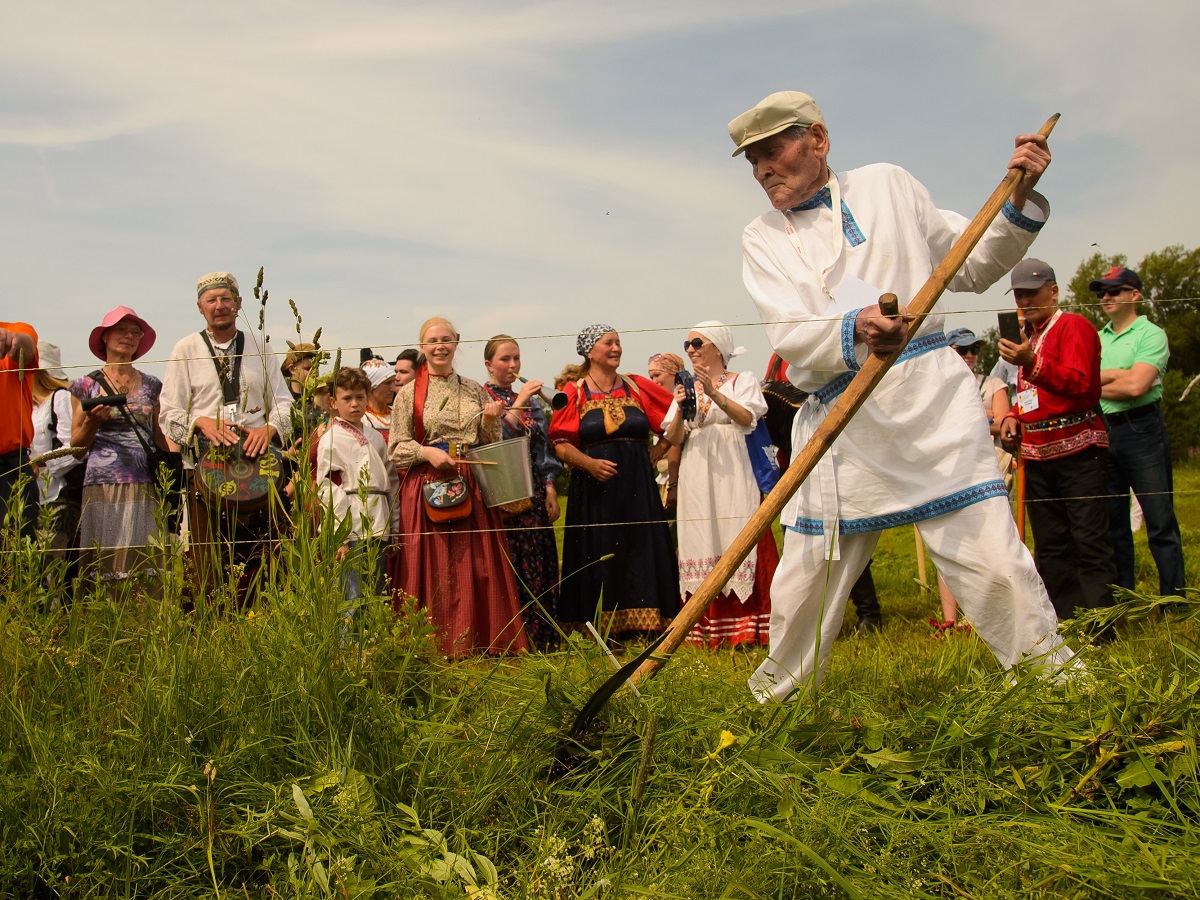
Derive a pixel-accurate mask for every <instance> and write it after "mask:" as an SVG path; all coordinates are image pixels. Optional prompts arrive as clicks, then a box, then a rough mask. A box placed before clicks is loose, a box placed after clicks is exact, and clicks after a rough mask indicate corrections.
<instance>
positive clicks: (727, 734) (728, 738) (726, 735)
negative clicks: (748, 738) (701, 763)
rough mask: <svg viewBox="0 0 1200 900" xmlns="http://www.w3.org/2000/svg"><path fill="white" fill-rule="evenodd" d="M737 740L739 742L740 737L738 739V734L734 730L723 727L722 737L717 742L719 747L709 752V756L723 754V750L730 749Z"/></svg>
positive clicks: (710, 757)
mask: <svg viewBox="0 0 1200 900" xmlns="http://www.w3.org/2000/svg"><path fill="white" fill-rule="evenodd" d="M737 742H738V739H737V735H736V734H734V733H733V732H732V731H726V730H725V729H721V739H720V741H719V742H718V743H717V749H716V750H714V751H713V752H712V753H710V754H708V758H709V759H716V758H717V757H718V756H720V755H721V751H722V750H728V749H729V748H730V747H732V746H733V745H734V744H736V743H737Z"/></svg>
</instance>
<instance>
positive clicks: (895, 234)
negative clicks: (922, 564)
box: [742, 164, 1049, 558]
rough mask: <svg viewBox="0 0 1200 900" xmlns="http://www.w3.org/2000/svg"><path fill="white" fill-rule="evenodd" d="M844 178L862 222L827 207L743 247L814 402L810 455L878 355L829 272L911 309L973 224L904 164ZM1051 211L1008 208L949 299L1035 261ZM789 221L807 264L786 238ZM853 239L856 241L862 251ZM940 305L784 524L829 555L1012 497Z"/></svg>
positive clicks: (746, 272) (798, 443)
mask: <svg viewBox="0 0 1200 900" xmlns="http://www.w3.org/2000/svg"><path fill="white" fill-rule="evenodd" d="M833 178H837V179H838V187H840V191H841V197H842V201H843V203H844V204H845V206H846V208H847V209H848V210H849V212H850V216H851V217H852V222H843V217H842V215H841V214H839V215H838V216H836V217H835V216H834V214H833V211H832V210H831V209H830V208H829V207H827V206H825V205H824V204H822V205H819V206H817V207H816V208H815V209H811V210H805V211H789V212H786V213H785V212H780V211H777V210H772V211H771V212H768V213H766V214H764V215H763V216H760V217H759V218H758V219H755V220H754V221H753V222H751V223H750V224H749V225H748V226H747V227H746V229H745V231H744V233H743V238H742V250H743V279H744V281H745V284H746V289H747V290H748V291H749V293H750V296H751V298H752V299H753V301H754V304H755V306H756V307H757V309H758V313H759V316H760V318H761V320H762V321H764V322H768V323H771V324H768V325H767V326H766V330H767V335H768V338H769V339H770V342H771V346H772V347H773V348H774V349H775V352H776V353H778V354H779V355H780V356H781V357H782V358H783V359H785V360H786V361H787V362H788V364H789V368H788V377H789V378H790V379H791V381H792V382H793V383H794V384H795V385H796V386H797V387H800V388H802V389H804V390H806V391H809V392H810V394H811V396H810V397H809V400H808V402H807V403H806V404H805V406H804V407H802V408H801V409H800V410H799V411H798V412H797V414H796V418H795V422H794V424H793V433H792V446H793V447H794V448H796V451H797V452H798V451H799V448H800V447H802V446H804V444H805V442H806V441H807V439H808V438H809V437H810V436H811V435H812V433H813V431H815V429H816V427H817V426H818V425H819V424H820V422H821V420H822V419H823V418H824V417H825V415H826V414H827V412H828V411H829V409H830V408H832V406H833V404H834V402H835V400H836V398H837V396H839V395H840V393H841V390H844V388H845V386H846V384H848V382H849V380H850V379H851V378H852V377H853V375H854V373H855V372H857V371H858V369H859V368H860V366H861V365H862V363H863V362H865V361H866V359H867V355H868V351H867V348H866V346H865V345H864V344H855V343H854V324H855V317H856V316H857V313H858V310H847V311H844V312H842V311H838V310H835V309H834V307H835V303H834V301H831V299H830V297H829V296H828V295H827V294H826V293H825V291H824V290H823V289H822V286H821V280H820V278H819V276H818V274H816V273H824V281H825V284H826V286H827V287H828V289H829V291H830V292H831V293H832V294H833V295H834V297H835V298H836V296H837V293H838V286H839V285H840V283H841V282H842V280H843V278H844V277H845V276H846V275H847V274H849V275H852V276H854V277H856V278H858V279H861V280H862V281H865V282H867V283H868V284H870V285H872V286H873V287H875V288H878V289H879V291H880V292H886V291H891V292H893V293H895V294H896V295H897V296H898V297H899V298H900V303H901V305H902V306H903V305H905V304H907V303H909V302H910V301H911V300H912V298H913V297H914V296H915V295H916V294H917V292H918V291H919V290H920V288H921V287H922V286H923V285H924V283H925V281H926V279H927V278H928V277H929V275H930V273H931V272H932V271H933V268H934V266H935V265H936V264H937V263H939V262H940V261H941V260H942V258H943V257H944V256H945V255H946V253H947V252H948V251H949V249H950V247H951V246H952V245H953V243H954V241H955V240H956V239H957V238H958V236H959V235H960V234H961V233H962V232H963V230H964V229H965V228H966V225H967V224H968V220H967V219H965V218H963V217H962V216H960V215H958V214H957V213H953V212H948V211H944V210H939V209H938V208H937V207H936V206H935V205H934V203H933V200H932V198H931V197H930V196H929V192H928V191H927V190H926V189H925V187H924V186H923V185H922V184H920V182H918V181H917V180H916V179H915V178H913V177H912V175H910V174H909V173H908V172H906V171H904V170H903V169H900V168H898V167H896V166H892V165H886V164H878V165H870V166H865V167H863V168H861V169H854V170H852V171H849V172H845V173H841V174H839V175H834V176H831V181H832V179H833ZM1048 214H1049V206H1048V204H1046V202H1045V199H1044V198H1042V197H1041V196H1040V195H1037V194H1033V195H1031V197H1030V201H1029V202H1027V203H1026V205H1025V208H1024V209H1022V210H1020V211H1018V210H1016V209H1015V208H1014V207H1012V205H1011V204H1008V205H1006V207H1005V209H1004V210H1003V212H1001V214H1000V215H998V216H997V217H996V219H995V220H994V221H993V222H992V224H991V225H990V226H989V227H988V229H987V231H986V233H985V234H984V236H983V238H982V239H981V240H980V242H979V243H978V244H977V245H976V247H975V250H974V251H973V252H972V253H971V255H970V257H969V258H968V260H967V262H966V263H965V264H964V265H963V267H962V268H961V269H960V270H959V272H958V274H957V275H955V277H954V278H953V279H952V280H951V282H950V284H949V289H950V290H952V291H974V292H982V291H984V290H986V289H987V288H988V287H990V286H991V285H992V284H993V283H995V282H996V281H998V280H999V279H1000V278H1001V277H1003V275H1004V274H1005V273H1006V272H1008V271H1009V270H1010V269H1011V268H1012V267H1013V266H1014V265H1015V264H1016V263H1017V262H1019V261H1020V260H1021V258H1022V257H1023V256H1024V255H1025V252H1026V250H1027V249H1028V248H1029V246H1030V245H1031V244H1032V243H1033V239H1034V237H1035V236H1036V233H1037V231H1038V230H1039V229H1040V228H1041V226H1042V224H1043V222H1044V221H1045V218H1046V216H1047V215H1048ZM789 221H790V222H791V223H792V226H793V228H794V229H795V231H796V237H797V239H798V240H799V241H800V243H801V246H802V247H803V248H804V254H805V258H806V259H807V261H808V264H807V265H806V263H805V260H804V259H802V258H801V255H800V253H799V252H798V251H797V249H796V247H795V246H794V245H793V243H792V240H791V238H789V236H788V234H787V232H786V230H785V229H786V225H787V223H788V222H789ZM835 229H836V230H835ZM846 231H850V232H851V233H852V234H854V235H855V240H854V242H853V244H852V242H851V240H849V239H848V238H847V237H846V234H845V232H846ZM814 270H815V271H814ZM940 307H941V304H940V303H939V304H938V305H937V306H935V307H934V310H933V311H932V313H931V314H930V315H929V317H928V318H927V319H926V320H925V322H924V324H923V325H922V327H921V329H920V330H919V331H918V332H917V334H916V335H914V336H913V338H912V340H911V341H910V344H909V347H908V349H907V350H906V353H905V356H902V357H901V359H900V360H899V361H897V363H896V364H895V365H894V366H893V367H892V368H891V370H890V371H889V372H888V373H887V375H886V376H885V377H884V379H883V380H882V382H881V383H880V384H879V385H878V387H876V389H875V391H874V392H873V393H872V394H871V396H870V397H869V398H868V399H867V401H866V402H865V403H864V404H863V406H862V408H861V409H860V410H859V411H858V412H857V413H856V414H855V416H854V417H853V418H852V419H851V420H850V423H849V424H848V425H847V426H846V429H845V431H843V432H842V434H841V435H840V436H839V437H838V439H837V440H836V441H835V442H834V444H833V447H832V448H831V450H830V451H829V453H827V454H826V457H825V458H824V459H823V460H822V462H821V463H820V464H819V465H818V468H817V471H815V472H814V473H813V475H812V476H810V477H809V478H808V479H807V480H806V481H805V483H804V484H803V485H801V488H800V490H799V491H797V492H796V494H795V496H794V497H793V498H792V500H791V501H790V502H789V503H788V505H787V506H786V507H785V508H784V511H783V516H782V523H783V525H784V526H785V527H787V528H792V529H793V530H796V531H800V532H802V533H805V534H824V535H825V538H826V539H825V542H824V543H825V547H824V551H825V553H826V554H828V555H832V557H833V558H837V541H836V537H835V536H834V535H836V534H837V533H839V532H840V533H846V534H857V533H865V532H870V531H879V530H882V529H884V528H890V527H894V526H896V525H903V524H907V523H910V522H917V521H921V520H923V519H927V518H930V517H932V516H936V515H940V514H942V513H946V512H951V511H953V510H954V509H959V508H962V507H963V506H966V505H968V504H970V503H974V502H978V501H979V500H982V499H986V498H987V497H989V496H1000V495H1001V494H1002V493H1003V490H1004V489H1003V482H1001V481H1000V476H999V470H998V468H997V465H996V456H995V453H994V452H993V450H992V442H991V436H990V435H989V433H988V428H987V423H986V421H985V420H984V419H983V418H982V417H981V416H980V415H979V394H978V391H977V388H976V386H975V379H974V378H973V377H972V375H971V373H970V372H969V371H968V370H967V368H966V366H964V365H963V364H962V361H961V360H960V359H959V358H958V357H957V355H956V354H955V353H954V351H953V350H951V349H950V348H949V347H948V346H947V345H946V344H945V339H944V336H943V335H942V327H943V316H942V313H941V309H940ZM831 532H832V533H831Z"/></svg>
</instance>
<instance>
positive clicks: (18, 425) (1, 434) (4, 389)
mask: <svg viewBox="0 0 1200 900" xmlns="http://www.w3.org/2000/svg"><path fill="white" fill-rule="evenodd" d="M0 328H5V329H7V330H8V331H17V332H20V333H21V334H27V335H29V336H30V337H31V338H33V347H34V350H33V359H27V360H25V379H24V380H23V381H22V380H21V379H20V378H18V372H17V369H18V365H17V361H16V360H15V359H9V358H8V356H4V357H0V453H12V452H13V451H14V450H20V449H21V448H23V447H28V446H29V445H30V444H31V443H33V373H34V372H36V371H37V368H38V358H37V342H38V336H37V332H36V331H34V330H33V328H32V326H29V325H26V324H25V323H24V322H0Z"/></svg>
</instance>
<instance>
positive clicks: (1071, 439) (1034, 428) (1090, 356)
mask: <svg viewBox="0 0 1200 900" xmlns="http://www.w3.org/2000/svg"><path fill="white" fill-rule="evenodd" d="M1031 330H1032V341H1033V347H1034V350H1035V351H1036V353H1037V359H1036V360H1035V361H1034V364H1033V366H1032V367H1030V368H1029V369H1026V368H1025V367H1024V366H1022V367H1021V372H1020V375H1019V376H1018V377H1017V396H1018V398H1019V397H1020V396H1021V393H1022V392H1023V391H1029V390H1031V389H1034V390H1035V391H1036V396H1037V408H1036V409H1032V410H1029V411H1027V412H1024V413H1022V412H1021V411H1020V400H1019V399H1018V401H1017V402H1016V403H1014V404H1013V407H1012V410H1011V414H1012V415H1014V416H1016V417H1017V419H1018V420H1019V421H1020V422H1021V424H1022V425H1023V426H1024V428H1023V431H1022V434H1021V453H1022V455H1024V456H1025V458H1026V459H1031V460H1043V459H1058V458H1060V457H1063V456H1070V455H1072V454H1074V453H1078V452H1079V451H1080V450H1083V449H1085V448H1087V447H1107V446H1108V432H1107V431H1106V430H1105V428H1104V422H1103V421H1102V420H1101V419H1100V415H1099V406H1098V404H1099V402H1100V337H1099V335H1098V334H1097V333H1096V328H1095V326H1094V325H1092V323H1091V322H1089V321H1088V320H1087V319H1085V318H1084V317H1083V316H1080V315H1076V314H1075V313H1069V312H1063V311H1062V310H1059V311H1058V312H1056V313H1055V314H1054V315H1053V316H1051V317H1050V319H1049V321H1047V322H1046V323H1045V324H1044V325H1043V326H1042V327H1041V328H1040V329H1031Z"/></svg>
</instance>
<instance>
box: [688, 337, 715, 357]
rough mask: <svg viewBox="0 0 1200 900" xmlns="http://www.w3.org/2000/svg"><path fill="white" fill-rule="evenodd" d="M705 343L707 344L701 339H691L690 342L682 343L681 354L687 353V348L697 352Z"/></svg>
mask: <svg viewBox="0 0 1200 900" xmlns="http://www.w3.org/2000/svg"><path fill="white" fill-rule="evenodd" d="M707 343H709V342H708V341H706V340H704V339H703V338H692V339H691V340H690V341H684V342H683V352H684V353H687V352H688V348H689V347H690V348H691V349H693V350H699V349H700V348H701V347H703V346H704V345H705V344H707Z"/></svg>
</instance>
